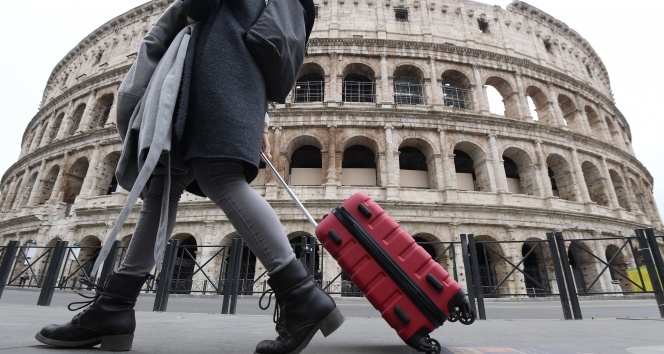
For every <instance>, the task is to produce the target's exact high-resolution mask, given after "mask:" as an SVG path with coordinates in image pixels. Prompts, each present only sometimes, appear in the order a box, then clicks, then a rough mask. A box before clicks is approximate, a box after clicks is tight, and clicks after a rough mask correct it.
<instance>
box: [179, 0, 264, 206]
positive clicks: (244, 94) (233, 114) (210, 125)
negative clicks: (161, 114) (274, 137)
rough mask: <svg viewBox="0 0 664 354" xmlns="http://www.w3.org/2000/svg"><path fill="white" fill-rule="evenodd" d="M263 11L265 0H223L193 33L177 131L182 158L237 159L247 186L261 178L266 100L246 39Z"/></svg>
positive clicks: (257, 69)
mask: <svg viewBox="0 0 664 354" xmlns="http://www.w3.org/2000/svg"><path fill="white" fill-rule="evenodd" d="M199 2H200V1H199ZM264 8H265V2H264V0H222V1H221V2H220V4H219V5H218V6H217V7H216V9H215V10H214V11H212V13H211V14H210V15H209V16H207V17H206V18H205V19H203V20H202V21H201V23H200V24H199V26H198V27H197V28H196V29H195V30H194V33H193V35H192V39H191V41H192V44H193V45H190V46H189V49H188V53H187V58H186V59H185V68H184V73H183V78H182V84H181V87H180V96H179V99H178V108H177V114H176V116H175V123H174V131H173V139H174V142H173V144H174V145H175V146H174V147H173V149H172V150H173V153H174V154H175V156H176V157H177V158H178V159H181V160H182V161H185V162H186V161H188V160H190V159H192V158H198V157H208V158H209V157H216V158H226V159H231V160H235V161H238V162H240V163H241V164H242V165H244V174H245V177H246V179H247V181H252V180H253V179H254V178H255V177H256V175H257V174H258V164H259V159H260V151H261V144H262V131H263V130H262V129H263V122H264V119H265V112H266V110H267V98H266V93H265V83H264V81H263V77H262V75H261V72H260V70H259V68H258V66H257V65H256V62H255V61H254V59H253V58H252V56H251V54H250V53H249V51H248V50H247V48H246V46H245V44H244V37H245V35H246V33H247V31H248V30H249V28H250V27H251V25H252V24H253V23H254V22H255V21H256V19H257V18H258V16H259V15H260V13H261V12H262V10H263V9H264ZM188 190H189V191H191V192H194V193H196V194H200V193H197V192H198V191H197V188H194V187H193V186H190V188H188Z"/></svg>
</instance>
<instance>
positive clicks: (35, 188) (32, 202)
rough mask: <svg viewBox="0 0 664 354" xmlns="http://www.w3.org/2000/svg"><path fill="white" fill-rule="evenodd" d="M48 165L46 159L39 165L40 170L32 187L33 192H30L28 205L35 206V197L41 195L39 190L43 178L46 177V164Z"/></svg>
mask: <svg viewBox="0 0 664 354" xmlns="http://www.w3.org/2000/svg"><path fill="white" fill-rule="evenodd" d="M45 165H46V160H42V161H41V164H40V165H39V170H38V171H37V179H36V180H35V184H34V186H33V187H32V194H30V199H28V204H27V206H29V207H32V206H35V204H36V203H35V199H37V196H38V195H39V191H40V189H41V184H42V179H43V178H44V166H45Z"/></svg>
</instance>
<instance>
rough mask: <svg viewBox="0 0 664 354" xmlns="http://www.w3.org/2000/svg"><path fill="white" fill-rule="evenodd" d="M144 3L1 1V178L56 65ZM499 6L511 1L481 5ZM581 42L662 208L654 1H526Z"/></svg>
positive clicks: (661, 73)
mask: <svg viewBox="0 0 664 354" xmlns="http://www.w3.org/2000/svg"><path fill="white" fill-rule="evenodd" d="M145 2H146V1H144V0H113V1H101V0H58V1H54V0H0V33H3V43H5V44H4V46H3V48H4V49H3V54H2V55H0V112H2V113H1V114H2V120H3V122H5V123H4V124H3V126H2V128H0V175H4V172H5V171H6V170H7V169H8V168H9V167H10V166H11V165H12V164H13V163H14V162H16V161H17V159H18V156H19V153H20V148H21V139H22V136H23V132H24V130H25V128H26V126H27V124H28V122H30V120H31V119H32V118H33V117H34V115H35V114H36V113H37V109H38V107H39V103H40V100H41V97H42V93H43V90H44V86H45V85H46V81H47V80H48V77H49V75H50V74H51V71H52V70H53V68H54V67H55V65H57V63H58V62H59V61H60V60H61V59H62V58H63V57H64V56H65V55H66V54H67V53H68V52H69V51H70V50H71V49H72V48H74V47H75V46H76V45H77V44H78V43H79V42H80V41H81V40H82V39H83V38H85V37H86V36H87V35H88V34H90V33H91V32H92V31H94V30H95V29H97V28H98V27H100V26H101V25H103V24H104V23H105V22H107V21H108V20H110V19H112V18H114V17H115V16H118V15H120V14H122V13H124V12H126V11H128V10H130V9H132V8H134V7H136V6H139V5H141V4H143V3H145ZM481 2H484V3H489V4H496V5H500V6H501V7H502V8H505V7H506V6H507V4H509V2H510V1H509V0H488V1H481ZM527 2H528V3H530V4H531V5H533V6H535V7H537V8H539V9H541V10H542V11H544V12H546V13H548V14H550V15H552V16H554V17H555V18H557V19H558V20H561V21H562V22H564V23H566V24H567V25H568V26H570V27H571V28H572V29H574V30H575V31H576V32H578V33H579V34H580V35H581V36H583V37H584V38H585V39H586V40H587V41H588V42H589V43H590V44H591V45H592V46H593V48H594V49H595V51H596V52H597V53H598V54H599V56H600V57H601V58H602V61H603V62H604V64H605V65H606V67H607V69H608V71H609V76H610V79H611V87H612V89H613V92H614V97H615V101H616V104H617V106H618V109H620V111H621V112H622V113H623V115H624V116H625V117H626V118H627V121H628V122H629V124H630V127H631V130H632V136H633V146H634V149H635V151H636V157H637V158H638V159H639V160H640V161H641V162H642V163H643V164H644V165H645V166H646V167H647V168H648V170H649V171H650V173H651V174H652V175H653V176H654V178H655V197H656V200H657V204H658V206H659V208H660V209H662V208H664V185H663V184H664V165H662V164H661V163H660V161H659V160H660V157H661V155H663V154H664V148H663V147H662V144H663V143H662V140H664V139H662V135H664V122H663V119H662V112H661V110H662V106H660V103H662V102H663V101H664V95H663V94H662V93H663V92H662V91H663V90H662V89H661V86H662V83H664V67H663V66H662V65H663V64H662V61H663V59H662V54H664V46H663V45H662V39H661V34H660V31H659V30H658V29H657V28H658V26H659V24H660V22H661V17H662V14H663V12H664V2H663V1H660V0H631V1H628V2H627V1H624V0H603V1H598V0H555V1H552V0H530V1H527Z"/></svg>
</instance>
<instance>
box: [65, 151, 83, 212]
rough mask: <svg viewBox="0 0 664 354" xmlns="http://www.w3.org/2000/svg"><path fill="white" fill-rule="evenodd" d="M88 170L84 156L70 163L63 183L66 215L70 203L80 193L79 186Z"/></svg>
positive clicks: (81, 185)
mask: <svg viewBox="0 0 664 354" xmlns="http://www.w3.org/2000/svg"><path fill="white" fill-rule="evenodd" d="M87 172H88V160H87V159H86V158H85V157H81V158H79V159H78V160H76V162H75V163H74V164H73V165H72V167H71V168H70V169H69V173H67V175H66V177H65V181H64V183H63V189H64V191H65V193H64V198H63V199H62V201H63V202H65V203H66V204H67V213H66V214H67V215H69V211H70V210H71V209H70V208H71V205H72V204H74V201H76V197H78V195H79V194H80V193H81V188H82V187H83V180H84V179H85V175H86V174H87Z"/></svg>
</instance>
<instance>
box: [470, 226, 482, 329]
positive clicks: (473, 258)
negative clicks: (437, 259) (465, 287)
mask: <svg viewBox="0 0 664 354" xmlns="http://www.w3.org/2000/svg"><path fill="white" fill-rule="evenodd" d="M468 246H469V247H468V248H470V262H471V263H472V266H473V282H474V283H475V296H477V312H478V315H479V318H480V320H486V311H485V310H484V294H483V293H482V277H481V276H480V265H479V263H478V261H477V249H476V248H475V235H473V234H469V235H468Z"/></svg>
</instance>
